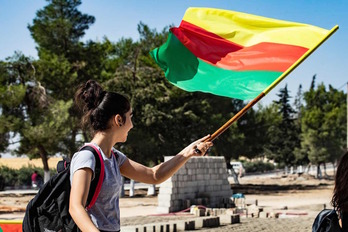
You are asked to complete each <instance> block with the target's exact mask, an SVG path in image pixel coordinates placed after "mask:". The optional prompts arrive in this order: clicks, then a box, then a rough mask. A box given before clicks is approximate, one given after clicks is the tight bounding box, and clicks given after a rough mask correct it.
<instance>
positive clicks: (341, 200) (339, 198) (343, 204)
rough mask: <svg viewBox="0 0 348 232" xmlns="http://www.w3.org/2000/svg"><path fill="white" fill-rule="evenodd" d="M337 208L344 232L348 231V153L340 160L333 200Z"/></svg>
mask: <svg viewBox="0 0 348 232" xmlns="http://www.w3.org/2000/svg"><path fill="white" fill-rule="evenodd" d="M331 203H332V206H333V207H334V208H335V210H336V212H337V214H338V218H339V223H340V226H341V228H342V229H343V230H342V231H345V232H347V231H348V152H346V153H345V154H344V155H343V156H342V157H341V159H340V161H339V163H338V166H337V171H336V177H335V187H334V192H333V196H332V200H331Z"/></svg>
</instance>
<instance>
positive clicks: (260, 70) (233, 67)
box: [150, 8, 329, 100]
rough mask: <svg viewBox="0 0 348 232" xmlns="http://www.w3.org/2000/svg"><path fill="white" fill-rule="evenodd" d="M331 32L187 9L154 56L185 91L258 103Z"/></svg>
mask: <svg viewBox="0 0 348 232" xmlns="http://www.w3.org/2000/svg"><path fill="white" fill-rule="evenodd" d="M328 33H329V31H328V30H325V29H322V28H319V27H316V26H312V25H308V24H302V23H296V22H289V21H283V20H277V19H272V18H266V17H261V16H256V15H251V14H246V13H241V12H235V11H229V10H221V9H212V8H188V9H187V10H186V12H185V15H184V17H183V19H182V21H181V24H180V26H179V27H174V28H171V29H170V32H169V35H168V39H167V41H166V43H165V44H163V45H162V46H161V47H159V48H156V49H154V50H153V51H151V52H150V54H151V56H152V58H153V59H154V60H155V61H156V63H157V64H158V65H159V66H160V67H161V69H162V70H163V71H164V73H165V76H166V78H167V79H168V80H169V81H170V82H171V83H172V84H174V85H175V86H177V87H179V88H181V89H183V90H186V91H190V92H193V91H201V92H206V93H212V94H215V95H220V96H225V97H231V98H237V99H241V100H249V99H254V98H255V97H257V96H258V95H259V94H260V93H262V92H263V91H265V90H266V89H267V88H269V86H270V85H272V83H274V82H275V81H276V80H277V79H278V78H279V77H280V76H282V75H283V74H284V72H286V71H287V70H289V68H290V67H292V66H293V65H294V64H295V63H296V62H298V61H299V60H300V59H301V58H303V56H304V55H305V54H306V53H308V52H309V51H311V49H312V50H313V49H314V48H315V47H316V46H318V44H320V43H321V42H322V41H323V40H324V39H325V37H327V36H328Z"/></svg>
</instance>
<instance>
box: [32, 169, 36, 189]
mask: <svg viewBox="0 0 348 232" xmlns="http://www.w3.org/2000/svg"><path fill="white" fill-rule="evenodd" d="M37 178H38V173H37V171H36V170H35V171H34V172H33V174H31V187H33V188H37V187H38V186H37Z"/></svg>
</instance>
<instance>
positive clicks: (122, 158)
mask: <svg viewBox="0 0 348 232" xmlns="http://www.w3.org/2000/svg"><path fill="white" fill-rule="evenodd" d="M112 152H113V153H114V154H115V157H116V160H117V163H118V164H119V166H121V165H122V164H123V163H124V161H125V160H126V159H127V156H126V155H125V154H123V153H122V152H121V151H119V150H117V149H116V148H114V147H113V148H112Z"/></svg>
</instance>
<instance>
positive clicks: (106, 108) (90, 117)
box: [69, 80, 213, 232]
mask: <svg viewBox="0 0 348 232" xmlns="http://www.w3.org/2000/svg"><path fill="white" fill-rule="evenodd" d="M75 102H76V104H77V105H78V106H79V108H80V109H81V111H82V113H83V117H82V122H83V125H87V126H89V127H90V128H91V129H92V131H93V139H92V141H90V143H89V144H91V145H93V146H95V147H96V148H97V149H98V150H99V151H100V153H101V154H102V156H103V159H104V165H105V178H104V180H103V184H102V187H101V191H100V193H99V195H98V198H97V200H96V202H95V204H94V205H93V206H92V207H91V208H90V209H88V210H86V209H85V205H86V201H87V196H88V192H89V187H90V184H91V180H92V179H93V177H94V167H95V159H94V156H93V153H92V152H90V151H88V150H83V151H80V152H77V153H75V154H74V156H73V158H72V161H71V166H70V182H71V192H70V203H69V212H70V215H71V216H72V218H73V220H74V221H75V223H76V224H77V226H78V227H79V229H80V230H82V231H90V232H93V231H120V209H119V195H120V191H121V186H122V181H121V175H123V176H125V177H127V178H129V179H133V180H135V181H138V182H143V183H148V184H159V183H161V182H163V181H165V180H167V179H168V178H169V177H171V176H172V175H173V174H174V173H175V172H176V171H178V170H179V168H180V167H181V166H183V165H184V164H185V163H186V161H187V160H189V159H190V158H191V157H193V156H202V155H204V154H205V153H206V151H207V150H208V149H209V148H210V147H211V146H212V145H213V144H212V143H211V142H206V140H207V139H208V138H209V136H205V137H203V138H201V139H198V140H197V141H195V142H193V143H191V144H190V145H189V146H187V147H186V148H184V149H183V150H182V151H180V152H179V153H178V154H177V155H176V156H174V157H173V158H172V159H170V160H168V161H166V162H164V163H161V164H159V165H157V166H155V167H153V168H149V167H146V166H144V165H142V164H139V163H137V162H135V161H133V160H131V159H129V158H127V157H126V156H125V155H124V154H123V153H121V152H120V151H118V150H116V149H115V148H113V146H114V145H115V144H117V143H124V142H125V141H126V140H127V136H128V132H129V131H130V130H131V129H132V128H133V123H132V115H133V112H132V108H131V105H130V102H129V101H128V99H127V98H126V97H124V96H123V95H121V94H118V93H115V92H107V91H104V90H103V89H102V87H101V86H100V84H99V83H97V82H96V81H93V80H89V81H87V82H86V83H85V84H82V85H81V86H80V87H79V88H78V90H77V92H76V94H75ZM144 143H146V139H144ZM114 154H116V155H117V158H116V157H115V155H114Z"/></svg>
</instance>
